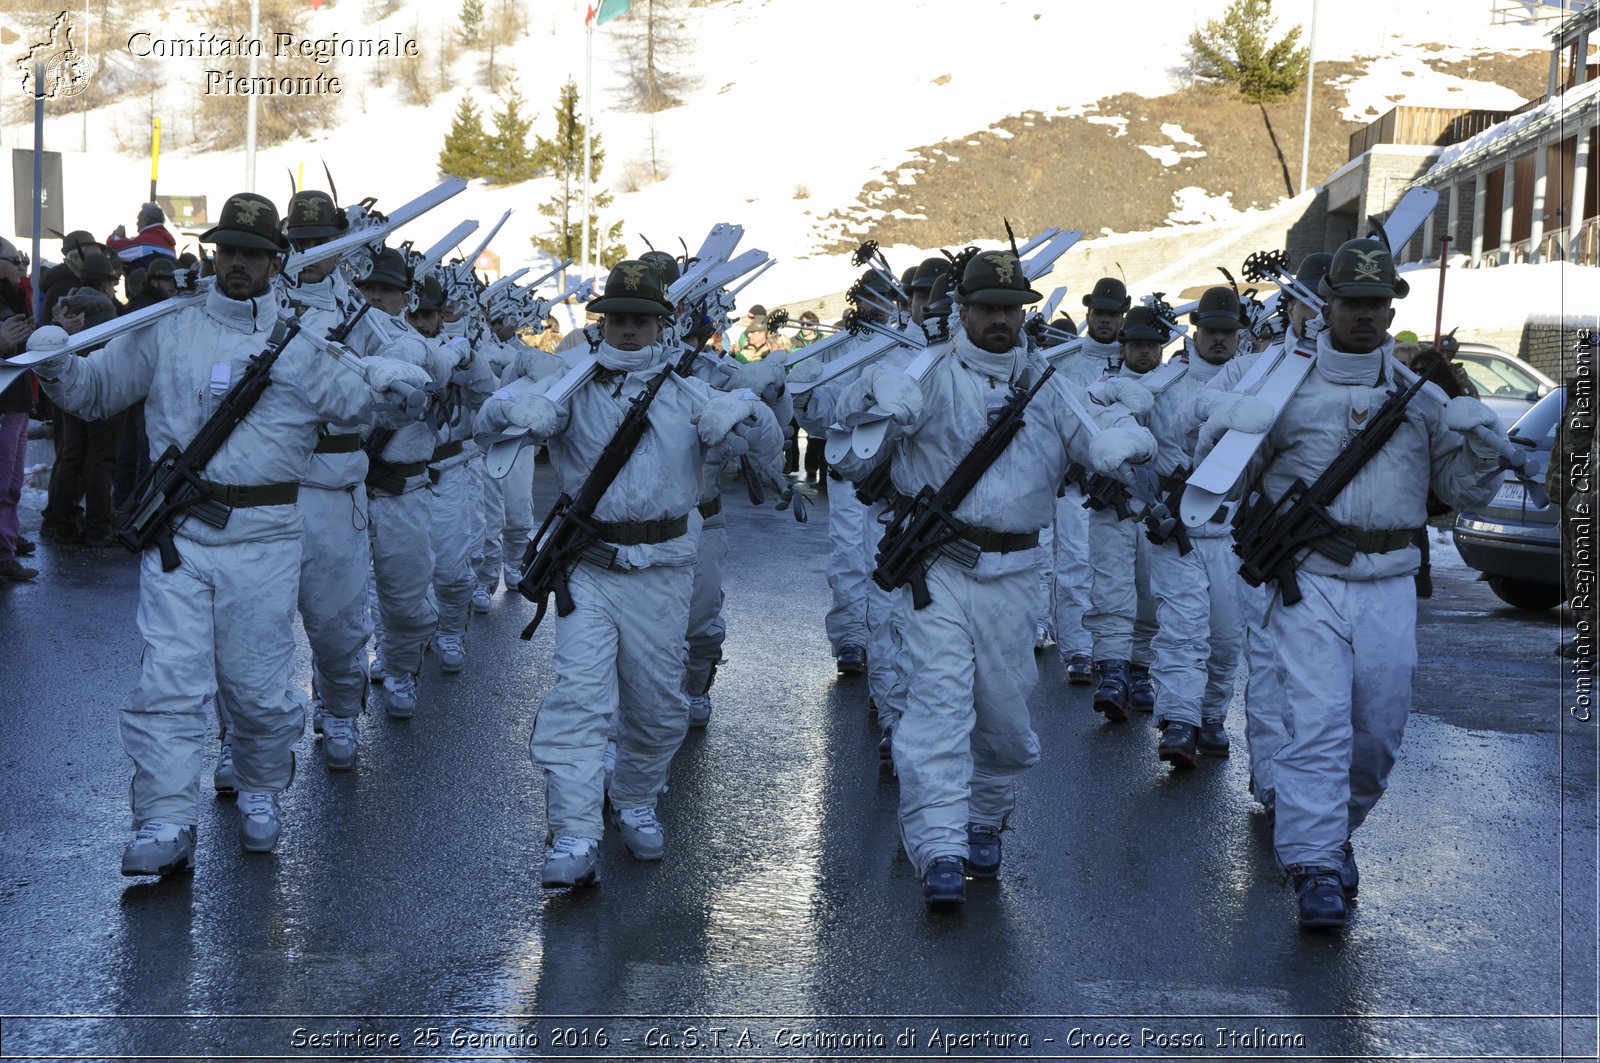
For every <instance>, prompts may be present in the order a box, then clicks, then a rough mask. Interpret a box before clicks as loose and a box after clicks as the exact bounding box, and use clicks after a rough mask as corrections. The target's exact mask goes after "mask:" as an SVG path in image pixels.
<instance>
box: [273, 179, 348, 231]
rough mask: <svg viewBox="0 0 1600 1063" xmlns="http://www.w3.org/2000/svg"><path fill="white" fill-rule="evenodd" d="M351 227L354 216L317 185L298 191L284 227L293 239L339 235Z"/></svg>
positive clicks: (290, 206) (284, 220)
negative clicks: (347, 212) (348, 216)
mask: <svg viewBox="0 0 1600 1063" xmlns="http://www.w3.org/2000/svg"><path fill="white" fill-rule="evenodd" d="M349 227H350V219H349V218H346V217H345V216H344V211H342V210H340V209H339V205H338V204H337V203H335V202H334V201H333V197H332V196H330V195H328V193H326V192H320V191H317V190H316V189H308V190H306V191H302V192H296V193H295V194H294V196H293V197H292V198H291V199H290V200H289V210H288V215H287V217H285V218H284V219H283V231H284V232H285V233H287V234H288V236H289V239H291V240H300V239H316V238H317V237H324V236H338V235H340V234H341V233H343V232H344V231H345V230H346V229H348V228H349Z"/></svg>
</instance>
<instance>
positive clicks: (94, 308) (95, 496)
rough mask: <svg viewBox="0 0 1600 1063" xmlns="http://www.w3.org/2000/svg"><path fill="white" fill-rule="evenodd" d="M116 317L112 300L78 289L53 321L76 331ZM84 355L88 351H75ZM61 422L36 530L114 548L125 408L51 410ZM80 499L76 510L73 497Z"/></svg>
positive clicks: (62, 539) (67, 540)
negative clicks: (90, 417) (87, 415)
mask: <svg viewBox="0 0 1600 1063" xmlns="http://www.w3.org/2000/svg"><path fill="white" fill-rule="evenodd" d="M116 316H117V308H116V304H115V303H113V302H112V301H111V298H110V296H108V295H106V294H105V293H104V292H101V291H97V290H91V289H88V288H79V289H78V290H77V291H75V292H73V293H72V294H71V295H68V296H66V297H64V298H63V299H61V300H60V301H59V302H57V303H56V319H55V323H56V324H57V325H60V326H61V327H62V328H64V329H66V330H67V332H68V334H76V333H79V332H82V331H83V330H84V329H89V328H93V327H94V326H96V325H103V324H105V323H106V322H107V321H110V320H112V319H113V318H115V317H116ZM78 354H79V356H80V357H82V356H86V355H88V354H89V351H86V350H85V351H79V352H78ZM56 417H57V418H58V419H59V421H60V424H61V432H60V439H61V443H60V446H59V449H57V451H56V463H55V467H54V468H53V469H52V470H51V472H50V498H49V501H48V502H47V503H46V504H45V510H44V525H43V527H41V529H40V534H41V535H44V536H45V537H46V538H49V539H54V540H55V541H57V542H61V543H69V544H80V543H81V544H83V545H85V546H115V545H116V539H115V538H114V537H113V536H112V528H111V520H112V510H111V479H112V476H113V474H114V473H115V472H116V468H117V444H118V441H119V440H120V438H121V436H122V424H123V421H124V420H125V419H126V417H127V411H125V410H124V411H119V412H118V413H116V414H115V415H113V416H111V417H107V418H104V419H102V420H95V421H86V420H84V419H83V418H81V417H78V416H77V415H75V414H70V413H67V412H66V411H65V410H57V411H56ZM80 498H81V499H83V508H82V509H79V507H78V500H79V499H80Z"/></svg>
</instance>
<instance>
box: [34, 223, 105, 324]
mask: <svg viewBox="0 0 1600 1063" xmlns="http://www.w3.org/2000/svg"><path fill="white" fill-rule="evenodd" d="M95 252H99V253H100V254H102V255H104V254H105V253H106V245H105V244H102V243H101V242H100V241H99V240H96V239H95V238H94V234H93V233H91V232H89V231H88V230H87V229H74V230H73V231H72V232H70V233H68V234H67V235H66V236H64V237H62V239H61V263H60V264H59V265H56V266H52V267H50V269H48V270H46V271H45V274H44V276H43V277H41V278H39V285H40V287H42V288H43V289H44V316H43V317H42V318H41V319H40V322H41V323H44V322H48V321H54V320H55V309H56V300H57V299H59V298H61V297H62V296H63V295H66V294H67V293H68V292H70V291H72V289H74V288H77V287H80V286H82V285H83V284H85V283H86V282H85V281H84V280H83V263H84V261H85V259H86V258H87V257H88V256H89V255H91V254H93V253H95Z"/></svg>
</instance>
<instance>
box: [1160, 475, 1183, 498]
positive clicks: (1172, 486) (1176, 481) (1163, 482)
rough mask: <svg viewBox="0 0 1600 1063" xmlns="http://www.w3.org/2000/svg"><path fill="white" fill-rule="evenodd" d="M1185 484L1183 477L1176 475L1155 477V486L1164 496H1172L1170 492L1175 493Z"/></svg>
mask: <svg viewBox="0 0 1600 1063" xmlns="http://www.w3.org/2000/svg"><path fill="white" fill-rule="evenodd" d="M1187 482H1188V480H1187V479H1186V478H1185V477H1182V476H1179V475H1178V474H1176V473H1168V474H1166V475H1164V476H1157V477H1156V486H1157V487H1159V488H1161V493H1162V494H1164V495H1170V494H1172V492H1174V491H1176V490H1177V489H1178V488H1180V487H1182V486H1183V485H1184V484H1185V483H1187Z"/></svg>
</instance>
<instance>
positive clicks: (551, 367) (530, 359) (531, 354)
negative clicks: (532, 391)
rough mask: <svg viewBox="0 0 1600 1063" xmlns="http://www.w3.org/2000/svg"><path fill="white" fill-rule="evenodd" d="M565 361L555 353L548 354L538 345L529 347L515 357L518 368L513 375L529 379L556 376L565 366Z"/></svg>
mask: <svg viewBox="0 0 1600 1063" xmlns="http://www.w3.org/2000/svg"><path fill="white" fill-rule="evenodd" d="M565 364H566V363H564V362H562V360H561V359H559V358H557V357H556V356H555V355H553V354H546V353H545V352H543V351H541V350H540V349H539V348H537V347H529V348H528V349H527V350H525V351H518V352H517V357H516V359H515V365H516V370H515V372H514V373H513V376H524V377H527V378H528V379H529V380H543V379H544V378H545V377H551V376H555V375H556V374H557V373H559V372H561V371H562V369H563V368H564V367H565Z"/></svg>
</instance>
